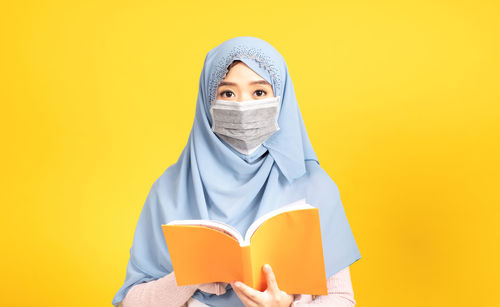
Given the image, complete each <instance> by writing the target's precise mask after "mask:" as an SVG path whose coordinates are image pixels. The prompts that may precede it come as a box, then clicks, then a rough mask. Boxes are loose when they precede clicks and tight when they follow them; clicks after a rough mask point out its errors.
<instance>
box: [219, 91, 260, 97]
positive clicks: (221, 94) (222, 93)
mask: <svg viewBox="0 0 500 307" xmlns="http://www.w3.org/2000/svg"><path fill="white" fill-rule="evenodd" d="M255 92H262V93H263V94H262V95H260V96H258V97H261V96H266V95H267V92H266V91H264V90H256V91H255ZM225 93H233V92H231V91H223V92H221V93H220V94H219V95H220V96H224V94H225ZM233 94H234V93H233ZM225 98H231V97H227V96H226V97H225Z"/></svg>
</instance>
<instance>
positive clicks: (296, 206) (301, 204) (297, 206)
mask: <svg viewBox="0 0 500 307" xmlns="http://www.w3.org/2000/svg"><path fill="white" fill-rule="evenodd" d="M308 208H314V207H313V206H311V205H309V204H307V203H306V199H305V198H302V199H299V200H298V201H295V202H293V203H290V204H288V205H285V206H283V207H281V208H278V209H276V210H273V211H270V212H268V213H266V214H264V215H263V216H261V217H259V218H258V219H256V220H255V221H254V222H253V223H252V225H250V227H248V230H247V232H246V234H245V240H244V241H243V244H242V245H241V246H246V245H250V238H251V237H252V235H253V233H254V232H255V231H256V230H257V229H258V228H259V226H260V225H262V223H264V222H265V221H266V220H268V219H270V218H271V217H273V216H275V215H278V214H280V213H283V212H285V211H294V210H301V209H308Z"/></svg>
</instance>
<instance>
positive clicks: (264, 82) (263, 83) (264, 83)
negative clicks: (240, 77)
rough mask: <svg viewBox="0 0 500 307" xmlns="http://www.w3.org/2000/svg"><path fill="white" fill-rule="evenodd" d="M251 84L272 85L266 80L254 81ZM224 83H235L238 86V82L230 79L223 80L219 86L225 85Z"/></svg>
mask: <svg viewBox="0 0 500 307" xmlns="http://www.w3.org/2000/svg"><path fill="white" fill-rule="evenodd" d="M249 84H250V85H253V84H262V85H271V84H269V82H267V81H266V80H258V81H252V82H250V83H249ZM223 85H234V86H236V85H237V84H236V83H234V82H228V81H222V82H221V83H219V86H223Z"/></svg>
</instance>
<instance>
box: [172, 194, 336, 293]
mask: <svg viewBox="0 0 500 307" xmlns="http://www.w3.org/2000/svg"><path fill="white" fill-rule="evenodd" d="M162 229H163V234H164V235H165V240H166V244H167V247H168V250H169V253H170V258H171V260H172V266H173V268H174V272H175V276H176V280H177V285H178V286H185V285H192V284H199V283H209V282H227V283H229V282H231V281H232V280H239V281H242V282H243V283H245V284H246V285H248V286H250V287H252V288H254V289H257V290H259V291H264V290H265V289H266V288H267V283H266V279H265V273H264V272H263V271H262V266H263V265H264V264H266V263H268V264H270V265H271V268H272V269H273V272H274V275H275V277H276V281H277V283H278V287H279V288H280V290H282V291H285V292H287V293H289V294H311V295H326V294H328V290H327V284H326V274H325V264H324V258H323V245H322V241H321V228H320V220H319V209H318V208H315V207H313V206H311V205H309V204H307V203H306V202H305V199H301V200H299V201H296V202H293V203H291V204H289V205H286V206H283V207H280V208H278V209H276V210H273V211H271V212H268V213H266V214H264V215H262V216H261V217H259V218H258V219H256V220H255V221H254V222H253V223H252V225H250V227H249V228H248V230H247V231H246V233H245V236H244V237H243V235H242V234H240V233H239V231H238V230H237V229H235V228H234V227H232V226H230V225H228V224H225V223H223V222H220V221H215V220H175V221H171V222H170V223H168V224H163V225H162Z"/></svg>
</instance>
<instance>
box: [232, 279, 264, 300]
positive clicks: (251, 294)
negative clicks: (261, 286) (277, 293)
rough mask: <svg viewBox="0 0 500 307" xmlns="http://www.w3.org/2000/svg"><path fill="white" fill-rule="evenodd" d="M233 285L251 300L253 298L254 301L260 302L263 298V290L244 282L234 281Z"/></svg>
mask: <svg viewBox="0 0 500 307" xmlns="http://www.w3.org/2000/svg"><path fill="white" fill-rule="evenodd" d="M233 287H234V289H235V290H236V291H238V292H240V293H242V294H243V295H245V296H246V297H248V298H249V299H250V300H252V301H253V302H254V303H258V302H259V301H261V300H262V298H261V295H262V292H260V291H257V290H255V289H254V288H252V287H249V286H247V285H245V284H244V283H242V282H238V283H234V285H233Z"/></svg>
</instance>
